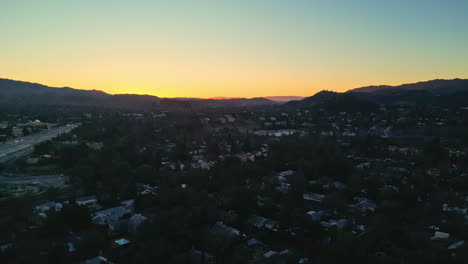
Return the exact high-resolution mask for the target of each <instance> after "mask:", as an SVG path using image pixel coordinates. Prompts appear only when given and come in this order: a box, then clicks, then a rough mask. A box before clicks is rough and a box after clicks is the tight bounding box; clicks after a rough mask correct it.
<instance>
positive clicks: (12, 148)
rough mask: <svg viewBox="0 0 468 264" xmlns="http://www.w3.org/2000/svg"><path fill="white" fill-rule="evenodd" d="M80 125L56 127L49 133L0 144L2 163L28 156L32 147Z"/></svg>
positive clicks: (0, 161) (48, 131) (45, 132)
mask: <svg viewBox="0 0 468 264" xmlns="http://www.w3.org/2000/svg"><path fill="white" fill-rule="evenodd" d="M79 125H80V124H70V125H66V126H61V127H55V128H52V129H49V130H47V131H43V132H40V133H35V134H31V135H28V136H25V137H21V138H15V139H11V140H9V141H6V142H4V143H1V144H0V163H2V162H6V161H8V160H11V159H16V158H19V157H21V156H24V155H27V154H29V153H30V151H31V150H32V147H34V146H35V145H38V144H40V143H42V142H44V141H47V140H50V139H52V138H54V137H56V136H58V135H59V134H62V133H68V132H70V131H71V130H73V129H74V128H76V127H78V126H79Z"/></svg>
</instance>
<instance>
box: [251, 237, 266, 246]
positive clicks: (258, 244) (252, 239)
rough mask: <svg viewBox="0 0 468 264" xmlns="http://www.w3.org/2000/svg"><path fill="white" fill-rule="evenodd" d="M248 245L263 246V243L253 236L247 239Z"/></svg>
mask: <svg viewBox="0 0 468 264" xmlns="http://www.w3.org/2000/svg"><path fill="white" fill-rule="evenodd" d="M247 246H248V247H256V246H263V243H262V242H260V241H258V240H257V239H255V238H251V239H249V240H247Z"/></svg>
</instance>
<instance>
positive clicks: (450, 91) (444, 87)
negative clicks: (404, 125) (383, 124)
mask: <svg viewBox="0 0 468 264" xmlns="http://www.w3.org/2000/svg"><path fill="white" fill-rule="evenodd" d="M346 93H347V94H354V95H355V96H359V97H361V98H365V99H367V100H371V101H374V102H377V103H393V104H432V105H468V80H466V79H453V80H432V81H426V82H418V83H410V84H403V85H398V86H388V85H381V86H367V87H362V88H356V89H352V90H349V91H347V92H346Z"/></svg>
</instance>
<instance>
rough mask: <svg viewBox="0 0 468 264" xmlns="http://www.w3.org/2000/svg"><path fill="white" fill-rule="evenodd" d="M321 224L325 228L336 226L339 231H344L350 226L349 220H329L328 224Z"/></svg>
mask: <svg viewBox="0 0 468 264" xmlns="http://www.w3.org/2000/svg"><path fill="white" fill-rule="evenodd" d="M320 224H321V225H322V226H324V227H327V228H330V227H332V226H336V227H337V228H339V229H343V228H345V227H346V226H347V225H348V220H346V219H340V220H338V221H336V220H333V219H332V220H329V221H328V222H325V221H322V222H320Z"/></svg>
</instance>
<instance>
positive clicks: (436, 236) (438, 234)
mask: <svg viewBox="0 0 468 264" xmlns="http://www.w3.org/2000/svg"><path fill="white" fill-rule="evenodd" d="M449 237H450V234H449V233H445V232H440V231H435V233H434V236H433V237H431V239H432V240H435V239H448V238H449Z"/></svg>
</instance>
